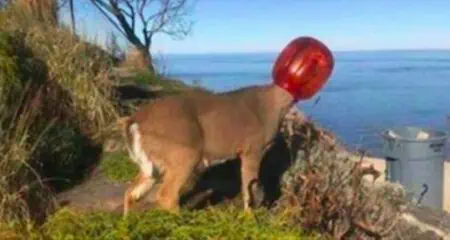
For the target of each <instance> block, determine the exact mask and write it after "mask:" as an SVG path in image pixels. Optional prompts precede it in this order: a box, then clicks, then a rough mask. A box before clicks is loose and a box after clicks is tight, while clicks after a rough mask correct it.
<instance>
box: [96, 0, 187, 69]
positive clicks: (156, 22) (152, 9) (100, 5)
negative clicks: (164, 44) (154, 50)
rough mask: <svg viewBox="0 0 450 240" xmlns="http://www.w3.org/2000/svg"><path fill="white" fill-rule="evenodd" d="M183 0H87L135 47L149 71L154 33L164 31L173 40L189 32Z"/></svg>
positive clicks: (184, 0)
mask: <svg viewBox="0 0 450 240" xmlns="http://www.w3.org/2000/svg"><path fill="white" fill-rule="evenodd" d="M187 1H188V0H91V2H92V3H93V4H94V5H95V6H96V7H97V9H99V10H100V12H101V13H102V14H103V15H104V16H105V17H106V18H107V19H108V20H109V21H110V22H111V23H112V25H113V26H114V27H115V28H116V29H117V30H118V31H119V32H120V33H122V34H123V35H124V36H125V37H126V38H127V40H128V41H129V42H130V43H131V44H132V45H133V46H134V47H135V48H136V50H137V51H138V52H139V54H140V55H141V58H142V61H143V62H144V64H145V65H146V66H148V67H149V68H150V70H151V71H154V68H153V61H152V57H151V54H150V48H151V46H152V40H153V37H154V36H155V35H156V34H166V35H169V36H171V37H172V38H173V39H182V38H183V37H185V36H186V35H187V34H189V32H190V30H191V26H192V22H190V21H187V20H186V17H187V14H188V11H187V9H188V7H187ZM138 28H139V29H138ZM139 35H141V36H142V39H141V38H139Z"/></svg>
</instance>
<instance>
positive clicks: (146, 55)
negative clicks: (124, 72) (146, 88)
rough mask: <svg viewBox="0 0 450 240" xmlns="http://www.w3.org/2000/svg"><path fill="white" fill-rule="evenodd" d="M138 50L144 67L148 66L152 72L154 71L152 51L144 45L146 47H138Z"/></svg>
mask: <svg viewBox="0 0 450 240" xmlns="http://www.w3.org/2000/svg"><path fill="white" fill-rule="evenodd" d="M138 52H139V55H140V59H141V62H142V64H143V67H145V68H148V69H149V70H150V71H151V72H152V73H154V72H155V69H154V67H153V59H152V56H151V54H150V51H149V50H148V49H147V48H145V47H144V48H138Z"/></svg>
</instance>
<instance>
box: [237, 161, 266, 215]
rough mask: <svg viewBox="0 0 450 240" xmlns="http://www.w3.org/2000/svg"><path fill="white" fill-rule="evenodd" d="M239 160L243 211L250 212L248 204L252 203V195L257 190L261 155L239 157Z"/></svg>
mask: <svg viewBox="0 0 450 240" xmlns="http://www.w3.org/2000/svg"><path fill="white" fill-rule="evenodd" d="M240 158H241V175H242V176H241V177H242V179H241V180H242V186H241V188H242V197H243V201H244V211H246V212H250V203H251V201H253V199H252V197H254V193H256V191H257V190H258V183H259V181H258V177H259V168H260V165H261V154H248V155H241V156H240Z"/></svg>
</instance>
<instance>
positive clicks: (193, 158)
mask: <svg viewBox="0 0 450 240" xmlns="http://www.w3.org/2000/svg"><path fill="white" fill-rule="evenodd" d="M200 160H201V154H200V151H198V150H195V149H190V148H185V149H179V150H177V151H176V154H170V156H168V159H167V161H166V162H167V163H168V164H167V165H166V166H165V167H164V173H163V176H162V183H161V186H160V188H159V189H158V193H157V196H156V202H157V204H158V205H159V207H160V208H161V209H164V210H167V211H170V212H174V213H177V212H179V208H180V206H179V200H180V195H181V190H182V187H183V186H184V185H185V184H186V182H187V181H188V180H189V178H190V177H191V176H192V174H193V172H194V169H195V167H196V166H197V164H198V163H199V161H200Z"/></svg>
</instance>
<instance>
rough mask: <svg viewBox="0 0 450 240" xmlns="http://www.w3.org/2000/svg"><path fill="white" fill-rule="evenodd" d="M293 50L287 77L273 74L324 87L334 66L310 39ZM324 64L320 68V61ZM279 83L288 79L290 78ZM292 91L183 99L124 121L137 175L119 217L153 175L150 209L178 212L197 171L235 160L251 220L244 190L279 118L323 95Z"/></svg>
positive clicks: (251, 90)
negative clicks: (184, 188)
mask: <svg viewBox="0 0 450 240" xmlns="http://www.w3.org/2000/svg"><path fill="white" fill-rule="evenodd" d="M305 41H306V42H305ZM295 44H297V45H295ZM295 44H294V48H295V51H297V52H299V51H300V52H302V54H297V56H294V57H292V58H293V60H292V59H291V64H290V65H289V64H288V65H286V66H287V67H288V69H287V70H283V69H282V68H280V67H278V68H277V70H278V71H282V73H284V72H286V71H291V72H292V74H294V75H295V74H297V75H296V77H294V78H293V79H294V80H298V78H299V77H302V78H304V77H305V76H304V75H305V74H310V73H311V72H312V74H313V75H311V76H309V75H306V76H307V77H308V79H309V80H311V81H322V82H324V81H325V80H326V79H327V78H328V76H329V73H330V72H331V68H332V65H333V64H332V61H330V56H331V55H330V53H329V52H328V49H326V48H325V47H324V46H323V45H319V44H320V43H318V42H317V40H314V39H310V38H307V39H305V38H301V39H300V40H298V39H297V42H295ZM305 44H306V47H305ZM314 44H316V45H314ZM299 46H302V48H300V50H299ZM292 48H293V46H292V44H291V46H290V48H289V46H288V49H292ZM311 48H312V49H313V50H311ZM305 49H306V50H305ZM325 50H326V51H325ZM308 51H310V52H311V51H312V52H311V53H313V54H309V53H310V52H308ZM308 54H309V55H308ZM284 55H286V53H284ZM284 55H283V54H282V56H284ZM311 56H312V57H311ZM308 57H309V58H308ZM322 58H325V60H326V61H319V60H323V59H322ZM305 59H306V60H305ZM311 59H312V60H311ZM305 61H306V62H305ZM278 65H279V64H278ZM280 69H281V70H280ZM322 70H325V71H322ZM305 71H306V73H305ZM321 71H322V72H321ZM285 76H287V77H286V79H288V77H289V76H290V75H285ZM275 78H277V76H275ZM300 80H304V79H300ZM300 82H301V81H300ZM293 86H295V83H294V85H292V83H291V85H289V84H284V83H278V84H277V83H275V84H268V85H263V86H251V87H245V88H241V89H238V90H234V91H230V92H224V93H218V94H216V93H209V92H206V91H188V92H185V93H183V94H180V95H174V96H167V97H164V98H159V99H156V100H154V101H153V102H152V103H150V104H148V105H146V106H144V107H142V108H141V109H140V110H138V111H137V112H136V113H135V114H134V115H132V116H129V117H125V118H123V119H122V120H121V123H122V131H123V135H124V137H125V141H126V145H127V148H128V151H129V154H130V156H131V158H132V159H133V161H134V162H136V163H137V164H138V165H139V167H140V173H139V175H138V176H137V177H136V178H135V180H134V181H133V183H132V184H131V186H130V188H129V189H128V190H127V191H126V193H125V197H124V216H126V215H127V213H128V211H129V208H130V204H131V203H132V202H134V201H137V200H138V199H139V198H141V197H142V196H143V195H144V194H145V193H146V192H148V191H149V190H150V189H151V188H152V186H153V185H154V183H155V176H156V175H159V176H161V177H162V182H161V186H160V188H159V189H158V192H157V193H156V199H155V200H156V204H157V205H158V206H159V207H160V208H162V209H165V210H168V211H173V212H178V210H179V198H180V190H181V188H182V186H183V184H184V183H185V182H186V181H187V180H188V179H189V177H190V176H191V175H192V173H193V172H194V170H195V169H196V168H204V167H208V166H210V165H213V164H215V163H219V162H222V160H224V159H234V158H236V157H239V158H240V160H241V175H242V179H241V184H242V186H241V191H242V196H243V202H244V209H245V211H246V212H249V210H250V197H251V195H250V194H251V192H252V191H254V190H256V189H254V187H257V185H254V187H253V186H252V187H250V183H252V182H253V181H258V174H259V170H260V165H261V161H262V159H263V156H264V154H265V152H266V151H267V150H268V149H269V147H270V146H271V144H272V142H273V140H274V138H275V136H276V134H277V132H278V130H279V127H280V125H281V122H282V119H283V117H284V116H285V114H286V113H287V112H288V111H289V109H291V107H292V106H293V105H294V104H295V102H296V101H297V100H298V99H299V98H302V95H301V94H303V95H305V94H306V95H308V94H309V95H310V94H311V91H317V90H318V89H319V88H320V87H321V85H320V84H317V82H316V83H315V85H314V87H312V88H311V87H310V88H309V92H307V93H305V92H303V93H301V94H300V95H299V94H298V89H297V88H295V87H293ZM293 90H295V91H297V92H294V91H293Z"/></svg>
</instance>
